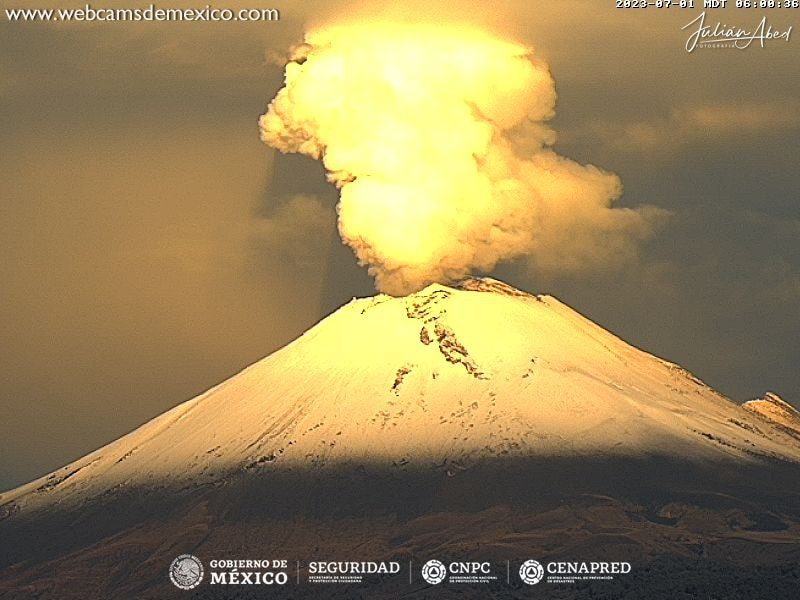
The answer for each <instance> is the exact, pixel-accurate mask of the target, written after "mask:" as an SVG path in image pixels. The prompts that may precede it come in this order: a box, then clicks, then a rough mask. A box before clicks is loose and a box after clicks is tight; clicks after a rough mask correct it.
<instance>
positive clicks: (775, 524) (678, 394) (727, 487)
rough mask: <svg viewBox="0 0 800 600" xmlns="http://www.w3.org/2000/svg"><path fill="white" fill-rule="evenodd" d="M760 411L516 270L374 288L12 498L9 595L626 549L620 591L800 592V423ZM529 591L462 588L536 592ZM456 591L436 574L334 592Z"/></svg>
mask: <svg viewBox="0 0 800 600" xmlns="http://www.w3.org/2000/svg"><path fill="white" fill-rule="evenodd" d="M770 406H773V407H774V406H777V404H776V402H775V401H773V402H772V404H771V405H770ZM758 407H759V405H753V404H751V405H749V406H747V407H742V406H740V405H738V404H737V403H735V402H733V401H731V400H729V399H727V398H725V397H724V396H722V395H721V394H719V393H718V392H716V391H714V390H713V389H711V388H710V387H708V386H707V385H705V384H704V383H703V382H702V381H700V380H699V379H697V378H696V377H694V376H693V375H692V374H690V373H688V372H687V371H685V370H684V369H682V368H680V367H679V366H677V365H675V364H673V363H670V362H667V361H665V360H662V359H660V358H657V357H654V356H652V355H650V354H647V353H646V352H643V351H641V350H639V349H637V348H634V347H632V346H630V345H629V344H627V343H625V342H624V341H622V340H621V339H619V338H618V337H616V336H614V335H613V334H611V333H609V332H608V331H606V330H604V329H602V328H601V327H599V326H597V325H595V324H594V323H592V322H591V321H590V320H588V319H586V318H585V317H583V316H581V315H580V314H578V313H577V312H576V311H574V310H573V309H571V308H569V307H568V306H566V305H565V304H563V303H562V302H560V301H558V300H557V299H555V298H553V297H551V296H543V295H541V296H534V295H529V294H526V293H524V292H522V291H520V290H517V289H515V288H512V287H510V286H508V285H506V284H504V283H502V282H499V281H495V280H491V279H470V280H467V281H464V282H462V283H461V284H459V285H458V286H456V287H446V286H442V285H438V284H434V285H431V286H429V287H427V288H425V289H424V290H422V291H420V292H418V293H416V294H412V295H410V296H406V297H390V296H385V295H378V296H375V297H372V298H365V299H353V301H352V302H350V303H348V304H347V305H345V306H343V307H342V308H340V309H339V310H338V311H336V312H335V313H333V314H332V315H330V316H329V317H327V318H326V319H324V320H323V321H321V322H320V323H319V324H317V325H316V326H315V327H313V328H312V329H310V330H309V331H308V332H306V333H305V334H304V335H303V336H301V337H300V338H298V339H297V340H295V341H294V342H292V343H290V344H289V345H287V346H286V347H284V348H282V349H281V350H279V351H277V352H275V353H274V354H272V355H270V356H268V357H267V358H265V359H263V360H261V361H260V362H258V363H256V364H254V365H252V366H250V367H248V368H247V369H245V370H244V371H242V372H241V373H239V374H238V375H236V376H234V377H232V378H231V379H229V380H227V381H226V382H224V383H222V384H220V385H218V386H217V387H215V388H213V389H211V390H209V391H208V392H206V393H204V394H202V395H200V396H198V397H196V398H194V399H192V400H189V401H187V402H185V403H183V404H181V405H179V406H177V407H175V408H173V409H172V410H169V411H168V412H166V413H164V414H163V415H161V416H159V417H157V418H155V419H153V420H152V421H150V422H149V423H147V424H145V425H143V426H142V427H140V428H139V429H137V430H135V431H133V432H131V433H130V434H128V435H126V436H124V437H122V438H120V439H119V440H117V441H115V442H113V443H111V444H109V445H107V446H105V447H103V448H100V449H99V450H97V451H95V452H93V453H91V454H89V455H87V456H85V457H84V458H81V459H79V460H77V461H75V462H73V463H71V464H69V465H67V466H65V467H63V468H61V469H59V470H57V471H55V472H53V473H51V474H49V475H46V476H44V477H42V478H40V479H38V480H35V481H33V482H31V483H29V484H27V485H24V486H22V487H20V488H17V489H15V490H11V491H9V492H6V493H4V494H2V495H0V597H4V598H5V597H8V598H19V597H25V598H60V599H61V598H73V597H74V598H82V599H86V598H167V597H173V596H175V597H186V596H180V594H181V593H184V594H185V592H182V591H180V590H177V589H175V588H173V587H172V585H171V584H170V582H169V579H168V578H167V577H166V572H167V569H168V567H169V564H170V562H171V561H172V559H173V558H174V557H175V556H177V555H178V554H182V553H185V552H191V553H192V554H193V555H196V556H198V557H201V558H203V557H212V556H213V557H239V556H258V557H262V556H270V557H275V556H281V557H288V558H291V559H292V561H291V562H292V564H293V565H294V563H295V560H297V561H298V562H297V565H298V567H297V568H298V573H297V578H298V581H299V580H300V575H301V573H300V572H299V570H300V569H301V568H302V567H301V562H303V564H305V561H308V560H312V559H313V558H315V557H316V558H319V557H324V558H331V559H333V558H342V557H346V558H347V559H348V560H356V559H357V560H402V561H404V562H408V561H411V562H412V564H413V563H414V562H415V561H416V562H419V561H424V560H425V559H426V558H430V557H432V556H434V555H435V556H436V557H470V556H474V555H476V554H477V555H481V556H482V557H486V558H487V559H491V560H496V561H502V560H516V559H524V558H528V557H539V558H541V559H545V558H552V559H556V558H563V559H570V560H573V559H574V560H598V559H603V560H611V559H614V560H627V561H630V562H631V563H632V565H633V571H632V573H631V575H630V576H629V577H627V579H625V580H622V581H620V582H616V581H615V582H601V583H598V584H597V585H598V586H602V585H606V586H608V587H607V588H605V589H606V592H607V593H610V594H611V595H610V596H608V597H615V598H616V597H620V598H621V597H630V598H636V597H642V595H641V594H642V593H643V590H647V594H648V596H647V597H649V598H661V597H664V598H675V597H679V596H676V595H675V589H676V588H674V587H673V586H674V585H677V584H676V580H675V577H678V578H679V580H680V582H682V584H683V583H686V582H688V583H687V584H686V585H688V586H690V587H691V589H694V590H696V591H698V593H702V592H706V593H714V594H719V593H726V594H728V596H727V597H731V598H735V597H739V596H737V595H735V594H736V593H738V590H745V591H747V593H749V594H750V595H749V596H741V597H748V598H754V597H758V596H757V594H759V593H761V592H764V593H767V592H769V595H770V597H772V598H776V597H778V598H779V597H782V596H781V594H783V593H784V592H785V593H786V594H787V595H786V596H785V597H787V598H788V597H794V596H790V595H788V594H789V593H790V592H791V593H795V592H796V590H797V587H796V586H797V579H798V578H799V577H800V572H798V567H797V565H798V559H800V543H799V542H798V540H799V539H800V502H799V501H798V498H800V478H799V477H798V475H799V474H800V434H798V429H795V428H793V427H789V426H787V425H786V423H785V422H776V421H775V420H774V419H771V418H770V415H771V414H772V413H773V412H775V411H772V412H770V411H767V410H754V408H758ZM779 408H781V410H782V412H781V415H782V416H785V414H784V413H787V411H788V412H791V411H792V410H793V409H791V407H790V406H789V405H785V406H784V405H783V404H781V405H780V406H779ZM795 414H796V413H792V416H793V415H795ZM784 420H785V419H784ZM743 567H744V568H743ZM412 570H413V567H412ZM411 575H413V573H411ZM501 583H502V582H501ZM506 584H507V587H505V588H504V587H503V586H502V585H501V584H500V583H498V584H497V585H498V586H499V587H492V588H488V589H473V588H469V587H466V588H462V589H460V590H459V593H460V594H461V596H462V597H468V596H471V595H474V596H475V597H509V595H513V594H516V593H522V592H525V593H527V594H528V596H530V592H531V590H529V589H520V586H523V584H521V583H519V582H517V583H516V584H515V582H512V581H511V580H510V579H509V581H507V582H506ZM298 585H300V584H298ZM515 586H516V587H515ZM615 586H616V587H615ZM620 586H622V587H620ZM523 587H524V586H523ZM441 589H442V588H436V589H435V590H434V589H431V587H430V585H429V584H428V583H426V582H425V581H423V580H421V579H420V578H419V577H416V579H415V578H414V577H413V576H412V577H410V582H409V580H405V581H399V582H398V581H390V582H384V583H379V584H377V587H375V586H374V585H373V587H368V586H367V587H364V588H363V589H361V588H356V591H354V590H353V589H349V590H348V589H344V588H342V587H341V586H340V587H335V586H334V587H327V588H326V587H324V586H322V587H317V588H314V589H313V595H315V596H319V595H328V596H334V597H343V598H345V597H356V596H358V595H359V594H369V595H370V597H383V596H385V597H397V596H398V595H400V594H409V593H420V594H433V593H434V592H436V593H444V592H442V591H441ZM596 589H603V588H602V587H601V588H594V587H592V586H566V587H561V588H559V589H558V590H557V591H558V594H560V595H559V596H558V597H564V598H571V597H584V596H586V597H589V596H588V594H591V593H594V591H593V590H596ZM284 591H285V590H284ZM541 591H542V590H540V592H541ZM549 591H550V592H551V593H552V591H553V590H552V588H550V590H549ZM192 593H193V594H194V596H193V597H197V598H201V597H209V598H211V597H213V598H216V597H220V598H223V597H231V595H230V594H231V592H230V590H229V589H228V590H220V589H212V588H211V587H209V586H205V587H201V588H198V589H197V590H194V591H193V592H192ZM238 593H239V594H240V595H239V596H237V597H249V596H247V595H246V594H248V593H251V592H249V591H248V590H246V589H245V590H239V592H238ZM253 593H254V592H253ZM287 593H289V592H287ZM305 593H307V594H309V595H311V594H312V590H310V589H305V590H304V588H302V587H300V588H297V587H296V588H295V589H294V591H292V592H290V595H291V597H302V596H303V595H304V594H305ZM226 594H227V595H226ZM637 594H638V595H637ZM659 594H661V595H659ZM731 594H733V595H731ZM753 594H756V595H753ZM254 597H258V596H254ZM526 597H527V596H526ZM687 597H688V596H687Z"/></svg>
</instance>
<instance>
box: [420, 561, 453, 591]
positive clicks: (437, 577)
mask: <svg viewBox="0 0 800 600" xmlns="http://www.w3.org/2000/svg"><path fill="white" fill-rule="evenodd" d="M445 577H447V569H446V568H445V566H444V564H443V563H441V562H439V561H438V560H429V561H428V562H426V563H425V564H424V565H422V578H423V579H424V580H425V581H427V582H428V583H430V584H433V585H436V584H437V583H442V582H443V581H444V579H445Z"/></svg>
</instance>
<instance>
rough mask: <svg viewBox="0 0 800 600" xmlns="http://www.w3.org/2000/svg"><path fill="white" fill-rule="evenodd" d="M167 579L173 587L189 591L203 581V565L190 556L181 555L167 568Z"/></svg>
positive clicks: (197, 559)
mask: <svg viewBox="0 0 800 600" xmlns="http://www.w3.org/2000/svg"><path fill="white" fill-rule="evenodd" d="M169 578H170V581H172V583H173V584H175V587H178V588H180V589H182V590H191V589H194V588H196V587H197V586H198V585H200V582H201V581H203V563H201V562H200V559H199V558H197V557H196V556H192V555H191V554H181V555H180V556H179V557H178V558H176V559H175V560H173V561H172V564H171V565H170V566H169Z"/></svg>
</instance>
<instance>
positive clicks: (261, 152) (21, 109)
mask: <svg viewBox="0 0 800 600" xmlns="http://www.w3.org/2000/svg"><path fill="white" fill-rule="evenodd" d="M3 4H4V8H5V7H6V6H8V4H7V3H3ZM25 4H31V3H30V2H21V3H19V4H18V5H20V6H22V5H25ZM113 4H114V3H112V2H109V3H108V4H107V5H109V6H110V5H113ZM180 4H181V3H175V4H174V5H180ZM183 4H184V5H186V4H187V3H185V2H184V3H183ZM232 4H233V3H231V5H232ZM267 4H269V3H258V4H257V5H258V6H266V5H267ZM15 6H16V5H15ZM36 6H39V5H38V4H36ZM126 6H128V5H126ZM171 6H172V5H171ZM248 6H249V5H248ZM276 6H277V7H278V8H280V9H281V13H282V20H281V22H279V23H260V24H252V25H243V24H238V23H236V24H209V25H204V24H186V23H174V24H152V23H151V24H110V25H97V24H74V25H59V26H48V25H44V24H19V23H14V24H11V23H8V22H7V21H5V20H2V21H0V148H2V157H3V159H2V161H0V213H1V214H2V219H0V251H2V255H3V257H4V260H3V261H2V262H0V281H1V282H2V285H1V286H0V294H1V295H2V307H3V310H2V313H0V364H1V365H2V367H1V368H0V383H1V385H0V413H2V415H3V419H0V488H6V487H11V486H13V485H15V484H18V483H21V482H23V481H26V480H28V479H30V478H32V477H34V476H36V475H40V474H42V473H44V472H46V471H48V470H50V469H53V468H55V467H58V466H60V465H61V464H64V463H66V462H68V461H69V460H71V459H73V458H75V457H77V456H79V455H81V454H83V453H85V452H88V451H90V450H92V449H94V448H96V447H98V446H99V445H101V444H103V443H105V442H107V441H110V440H112V439H114V438H116V437H118V436H119V435H121V434H123V433H125V432H127V431H129V430H130V429H132V428H133V427H135V426H137V425H138V424H140V423H142V422H144V421H146V420H148V419H150V418H152V417H153V416H155V415H157V414H159V413H160V412H162V411H163V410H164V409H166V408H168V407H170V406H173V405H175V404H177V403H178V402H180V401H182V400H185V399H187V398H189V397H191V396H193V395H195V394H197V393H199V392H201V391H203V390H204V389H206V388H208V387H209V386H211V385H213V384H215V383H217V382H219V381H221V380H222V379H224V378H225V377H227V376H229V375H231V374H233V373H234V372H236V371H237V370H239V369H241V368H242V367H244V366H246V365H247V364H249V363H251V362H253V361H255V360H257V359H258V358H260V357H262V356H264V355H265V354H268V353H269V352H271V351H272V350H274V349H276V348H278V347H280V346H281V345H283V344H284V343H286V342H287V341H289V340H291V339H292V338H294V337H295V336H297V335H298V334H299V333H300V332H302V331H303V330H305V329H306V328H308V327H309V326H311V325H312V324H313V323H314V322H316V321H317V320H318V319H319V318H320V317H321V316H322V315H324V314H326V313H327V312H330V311H331V310H333V309H335V308H336V307H337V306H338V305H340V304H342V303H343V302H345V301H347V300H348V299H349V298H350V297H352V296H354V295H366V294H370V293H372V282H371V280H370V279H369V278H368V277H367V276H366V274H365V273H364V272H363V271H361V270H360V269H359V268H358V267H357V266H356V265H355V261H354V259H353V257H352V254H351V252H350V250H349V249H348V248H345V247H344V246H342V245H341V243H340V242H339V240H338V236H336V233H335V214H334V209H333V206H334V203H335V201H336V191H335V190H334V189H333V188H332V187H331V186H329V185H328V184H327V183H326V182H325V179H324V174H323V171H322V169H321V167H320V166H319V165H318V164H317V163H315V162H314V161H312V160H311V159H306V158H303V157H298V156H284V155H276V153H275V152H274V151H272V150H271V149H269V148H267V147H266V146H264V145H263V144H262V143H261V142H260V141H259V138H258V127H257V119H258V116H259V115H260V114H262V113H263V112H264V109H265V106H266V103H267V102H268V101H269V100H270V99H271V98H272V97H273V96H274V94H275V92H276V91H277V90H278V88H279V87H280V86H281V83H282V82H281V77H282V70H281V68H280V67H279V66H278V65H277V64H275V61H274V57H275V56H276V55H280V54H283V53H284V51H285V49H286V48H287V47H288V46H289V45H290V44H292V43H295V42H298V41H300V39H301V36H302V31H303V28H304V24H305V23H309V22H324V21H325V20H327V19H329V18H331V15H341V14H344V12H345V11H346V10H349V7H350V6H351V5H350V4H348V3H342V2H324V3H323V2H316V3H314V2H310V3H309V2H303V3H299V2H282V3H276ZM370 6H372V9H373V10H374V7H375V6H376V5H375V4H372V5H370ZM487 6H488V5H486V4H485V3H478V2H472V3H466V2H462V3H456V4H454V3H439V4H437V3H430V2H428V3H424V4H420V5H418V6H416V7H414V8H413V12H414V14H415V15H416V16H417V18H420V19H452V18H453V15H456V14H457V15H459V16H460V18H462V19H467V20H470V21H472V22H482V21H485V22H486V24H487V26H491V27H495V28H500V29H501V30H503V31H506V32H508V34H509V35H513V36H515V37H516V38H517V39H519V40H521V41H523V42H525V43H527V44H530V45H532V46H533V47H534V48H535V49H536V50H537V52H539V53H540V54H541V56H543V57H544V58H545V59H546V60H547V61H548V62H549V64H550V68H551V71H552V73H553V76H554V78H555V81H556V89H557V92H558V96H559V98H558V102H557V105H556V113H557V116H556V118H555V120H554V121H553V122H552V126H553V128H554V129H555V130H556V132H557V133H558V135H559V141H558V142H557V144H556V149H557V150H558V151H559V153H561V154H564V155H566V156H569V157H571V158H574V159H576V160H579V161H581V162H590V163H594V164H597V165H598V166H601V167H603V168H606V169H609V170H611V171H613V172H615V173H617V174H618V175H619V176H620V177H621V179H622V182H623V185H624V186H625V192H624V195H623V197H622V200H621V205H623V206H624V205H628V206H639V205H642V204H652V205H655V206H658V207H661V208H663V209H666V210H669V211H671V212H672V218H671V219H670V220H669V222H668V224H667V225H666V226H665V227H664V228H663V229H662V231H661V232H660V233H659V235H658V236H657V237H656V238H654V239H653V240H652V241H650V242H649V243H648V244H647V245H645V246H643V247H642V248H641V249H640V255H639V257H638V260H637V261H634V262H633V263H631V264H628V265H627V266H626V267H625V268H622V269H618V270H611V271H608V272H598V273H595V274H594V275H591V276H588V275H586V274H583V275H582V276H581V277H565V278H559V277H552V278H550V279H548V280H543V279H541V278H537V277H534V276H533V275H532V274H531V273H530V271H529V269H527V268H526V267H525V265H524V264H522V263H517V264H513V265H505V266H502V267H501V268H499V269H498V270H497V271H496V272H495V273H494V275H495V276H498V277H501V278H503V279H506V280H508V281H509V282H510V283H513V284H515V285H517V286H518V287H521V288H523V289H526V290H529V291H533V292H548V293H553V294H555V295H557V296H558V297H560V298H561V299H563V300H564V301H566V302H567V303H569V304H571V305H572V306H574V307H575V308H576V309H578V310H580V311H581V312H583V313H585V314H586V315H587V316H589V317H591V318H592V319H594V320H595V321H597V322H598V323H600V324H601V325H603V326H605V327H607V328H609V329H611V330H612V331H614V332H615V333H617V334H619V335H620V336H621V337H623V338H624V339H626V340H628V341H630V342H631V343H633V344H635V345H637V346H639V347H642V348H645V349H647V350H648V351H651V352H653V353H655V354H657V355H659V356H663V357H665V358H668V359H670V360H672V361H675V362H678V363H679V364H681V365H683V366H685V367H686V368H688V369H690V370H692V371H693V372H695V373H696V374H697V375H698V376H700V377H701V378H702V379H704V380H706V381H707V382H708V383H709V384H711V385H712V386H714V387H716V388H718V389H720V390H721V391H722V392H724V393H726V394H728V395H730V396H731V397H732V398H735V399H739V400H743V399H746V398H749V397H752V396H754V395H757V394H761V393H763V392H764V391H765V390H767V389H771V390H774V391H776V392H778V393H779V394H781V395H783V396H784V397H785V398H786V399H787V400H789V401H792V402H795V403H796V404H797V403H798V401H800V374H799V373H800V370H799V369H797V359H798V356H800V345H799V344H800V241H798V240H800V209H799V208H798V202H800V197H799V196H800V170H799V169H798V168H797V156H798V150H800V101H799V100H798V99H799V98H800V82H799V81H798V79H797V77H796V73H797V69H798V67H799V66H800V46H798V44H800V42H798V41H796V40H794V39H793V40H791V41H790V42H789V43H788V44H779V43H775V44H772V45H769V46H768V47H767V48H765V49H760V48H750V49H748V50H746V51H735V50H722V49H720V50H707V51H703V52H699V51H698V52H695V53H693V54H687V53H686V51H685V49H684V42H685V39H686V32H684V31H681V30H680V27H681V26H682V25H683V24H685V23H686V22H688V21H689V20H690V18H691V17H693V16H694V14H696V13H697V12H698V11H694V13H691V14H690V13H683V12H680V11H670V12H664V11H661V12H658V11H656V10H650V9H647V10H640V11H633V10H631V11H622V10H616V9H614V8H613V3H612V2H595V1H587V2H580V1H571V0H558V1H557V0H552V1H545V2H540V3H523V2H519V3H500V4H499V8H498V9H495V8H492V10H491V11H489V12H491V15H487V14H482V11H488V9H487V8H486V7H487ZM767 14H768V15H769V18H770V20H772V21H774V22H775V24H776V25H790V24H793V21H797V20H798V19H797V16H795V15H794V14H793V13H791V11H783V12H777V11H773V12H769V11H767ZM797 14H798V15H800V12H799V13H797ZM724 16H725V19H727V20H728V21H730V22H739V21H741V22H743V23H745V24H750V23H751V22H752V21H753V20H754V18H753V17H754V16H755V12H754V13H753V14H752V15H751V13H749V12H742V11H736V10H727V11H725V13H724Z"/></svg>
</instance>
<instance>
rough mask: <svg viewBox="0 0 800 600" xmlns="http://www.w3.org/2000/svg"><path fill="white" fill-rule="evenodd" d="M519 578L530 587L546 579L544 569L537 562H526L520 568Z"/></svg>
mask: <svg viewBox="0 0 800 600" xmlns="http://www.w3.org/2000/svg"><path fill="white" fill-rule="evenodd" d="M519 577H520V579H522V581H524V582H525V583H527V584H528V585H536V584H537V583H539V582H540V581H541V580H542V578H543V577H544V567H542V565H541V563H539V561H536V560H526V561H525V562H524V563H522V566H521V567H520V568H519Z"/></svg>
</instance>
